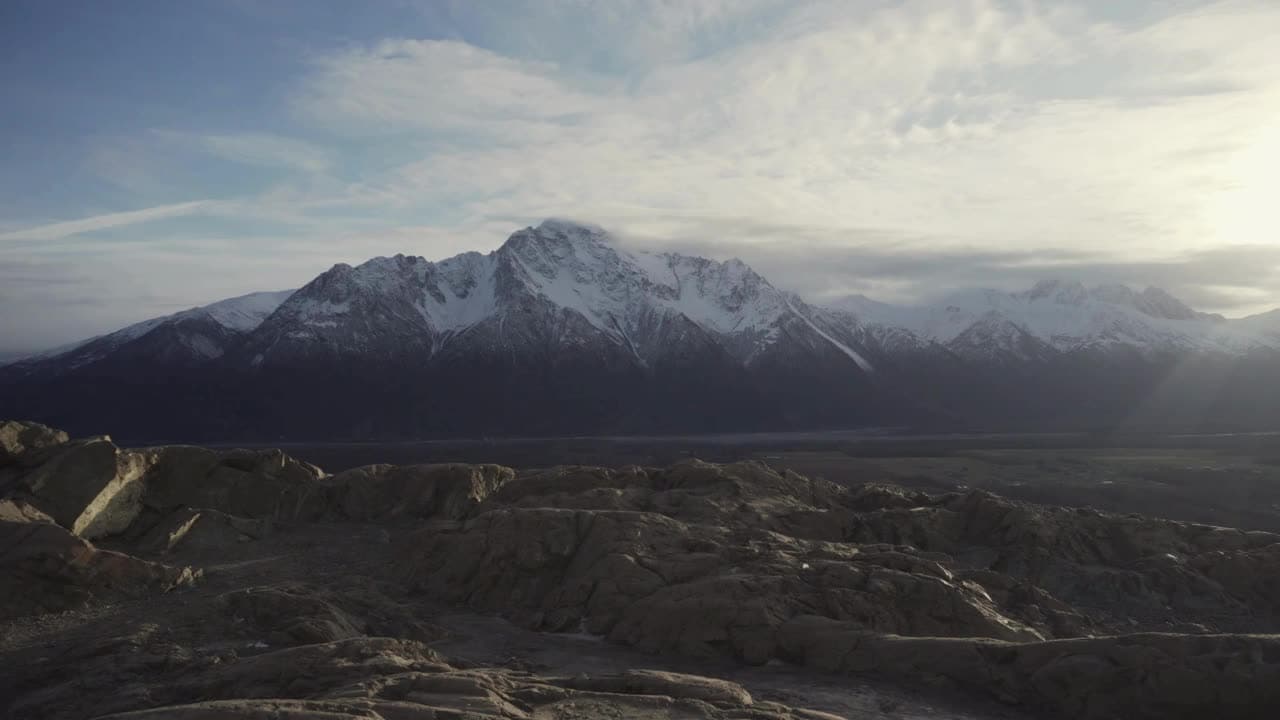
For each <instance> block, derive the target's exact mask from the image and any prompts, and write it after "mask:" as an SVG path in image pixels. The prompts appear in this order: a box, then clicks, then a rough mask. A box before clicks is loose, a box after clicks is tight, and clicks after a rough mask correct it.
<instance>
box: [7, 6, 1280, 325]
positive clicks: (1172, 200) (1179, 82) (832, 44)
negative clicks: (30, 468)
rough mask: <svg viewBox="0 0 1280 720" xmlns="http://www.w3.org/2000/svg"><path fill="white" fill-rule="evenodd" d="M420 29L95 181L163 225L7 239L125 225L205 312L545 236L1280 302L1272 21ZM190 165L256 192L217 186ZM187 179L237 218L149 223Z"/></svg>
mask: <svg viewBox="0 0 1280 720" xmlns="http://www.w3.org/2000/svg"><path fill="white" fill-rule="evenodd" d="M418 5H419V9H420V12H421V13H422V17H424V18H426V19H427V20H428V21H429V22H428V23H427V25H429V27H430V29H431V31H432V32H431V33H430V37H420V36H418V33H415V32H414V30H415V28H413V27H411V26H408V25H406V26H405V27H404V28H403V36H401V37H382V38H378V39H374V40H366V41H351V42H348V43H347V44H344V45H341V46H339V47H329V48H321V49H315V50H313V51H312V52H311V53H310V54H309V55H307V56H306V58H305V59H306V63H307V64H306V66H305V67H306V73H305V75H304V76H302V77H298V78H296V79H295V82H293V83H292V84H291V85H290V88H291V89H290V90H289V92H287V93H286V94H285V95H283V96H281V97H279V98H277V101H278V103H279V105H280V107H279V108H276V110H277V111H279V112H281V113H283V114H284V115H285V120H286V121H288V122H286V123H285V125H289V124H290V123H291V124H292V127H286V126H279V124H275V125H272V126H271V128H270V130H269V131H268V130H267V129H266V126H265V123H264V127H263V128H256V129H255V128H251V127H250V128H240V127H237V128H234V129H232V130H224V131H217V132H214V131H210V130H207V129H204V128H201V127H200V125H199V123H196V122H193V123H192V124H191V127H188V128H178V129H162V130H156V129H155V128H142V129H139V132H138V134H137V136H136V137H133V138H130V139H129V140H128V141H126V142H121V143H117V144H115V145H110V144H108V145H110V147H106V148H104V149H102V150H101V152H99V153H97V154H96V155H95V156H94V157H93V158H91V162H92V163H93V164H94V167H95V168H96V169H98V170H99V171H100V174H101V175H102V176H103V177H105V178H108V179H110V180H111V182H112V184H113V185H114V186H115V187H116V188H119V189H120V190H122V191H125V192H128V193H132V194H133V195H134V196H136V197H139V198H152V200H151V203H152V204H154V205H157V207H154V208H152V209H151V210H142V211H135V212H136V213H137V214H136V215H135V214H134V213H116V214H108V215H103V216H99V217H96V218H89V219H86V220H81V221H70V222H67V223H53V224H49V225H44V226H37V227H34V228H29V229H28V230H25V231H23V230H15V229H10V228H8V227H6V229H5V230H4V231H3V234H0V239H9V240H17V239H19V238H21V239H23V240H33V239H44V240H46V241H49V240H53V239H56V238H61V237H69V236H70V235H72V234H75V233H84V232H91V231H92V230H94V229H97V228H100V227H123V226H127V225H133V224H137V225H139V227H138V228H137V231H138V235H137V238H136V242H135V243H134V244H132V245H125V244H121V245H119V246H118V247H117V249H116V250H115V251H114V252H113V253H112V258H113V262H115V261H119V262H121V263H123V264H127V263H125V261H126V260H133V261H135V262H136V263H138V265H137V267H138V268H147V269H148V271H147V272H143V271H142V270H141V269H139V270H138V271H137V282H140V283H148V282H161V281H160V280H157V279H156V278H159V277H160V276H161V275H163V274H166V273H167V274H169V275H168V276H166V279H165V280H164V281H163V282H164V283H165V284H166V285H167V284H168V279H167V278H168V277H174V278H181V279H182V282H179V283H175V284H174V285H173V288H172V292H173V293H175V294H176V295H179V296H181V297H183V298H188V299H189V300H190V301H191V302H192V304H194V302H197V301H198V302H204V301H208V300H212V299H216V298H217V297H220V296H228V295H231V294H234V293H236V292H241V291H247V290H252V289H256V288H254V287H243V286H242V285H237V284H235V283H232V282H231V281H229V280H226V279H225V278H224V279H222V280H217V281H215V280H209V281H207V282H203V281H201V282H203V284H200V283H198V282H197V279H198V277H199V276H198V275H197V270H198V263H194V262H193V261H190V260H184V259H182V258H181V257H178V255H180V254H181V251H180V249H181V248H183V247H189V248H202V250H201V252H203V253H204V255H205V256H208V255H211V254H214V251H213V250H207V251H206V250H204V249H203V248H223V249H224V250H225V252H226V253H228V254H229V256H230V257H232V258H237V259H238V261H239V262H240V264H241V266H246V265H247V264H248V263H247V259H249V258H253V259H254V261H255V262H257V261H261V265H256V264H255V265H253V266H252V267H253V269H252V270H246V271H244V273H242V274H240V275H235V273H234V272H233V271H232V270H231V268H232V261H230V260H229V261H228V262H227V263H226V264H225V269H226V271H227V273H228V275H227V276H226V277H235V278H237V279H236V281H235V282H236V283H240V282H249V281H250V280H252V281H253V282H260V283H262V287H271V286H277V285H278V284H279V283H275V284H272V283H270V280H271V277H272V276H271V275H270V274H269V273H282V274H284V275H287V276H288V277H290V278H293V277H302V276H303V275H305V273H306V272H314V271H318V270H317V268H318V269H321V270H322V269H323V268H324V266H326V265H325V263H330V262H336V261H345V262H352V261H359V260H361V259H363V258H364V257H367V256H369V255H373V254H389V253H393V252H398V251H399V252H408V253H414V254H422V255H426V256H428V257H432V258H439V257H444V256H447V255H450V254H453V253H455V252H458V251H461V250H464V249H471V248H477V249H489V248H491V247H493V246H495V245H497V244H498V243H499V242H501V241H502V239H503V238H504V237H505V236H506V234H507V233H509V232H510V231H511V230H512V229H514V228H516V227H519V226H522V225H525V224H532V223H536V222H537V221H539V220H540V219H542V218H543V217H547V216H571V217H580V218H584V219H589V220H592V221H594V222H597V223H599V224H601V225H604V226H605V227H608V228H610V229H613V230H615V231H618V232H619V233H620V234H621V235H622V236H624V237H626V238H630V239H631V241H633V242H643V243H645V244H650V245H664V246H671V247H680V248H684V249H688V250H695V251H704V252H707V253H710V254H716V255H740V256H742V257H743V259H744V260H747V261H748V262H751V263H753V264H755V265H758V266H759V268H760V269H761V271H762V272H764V273H765V274H766V275H768V276H769V277H770V278H771V279H773V280H774V281H775V283H776V284H778V285H780V286H783V287H790V288H795V289H797V290H801V291H803V292H805V293H806V294H808V295H810V296H811V297H815V298H821V297H828V296H831V295H834V294H839V293H843V292H865V293H867V294H869V295H872V296H874V297H879V298H881V299H885V300H895V301H918V300H921V299H927V298H928V297H931V296H934V295H937V294H940V293H945V292H947V291H949V290H951V289H955V288H959V287H965V286H973V285H983V286H996V287H1005V288H1010V289H1013V288H1018V287H1024V286H1026V285H1029V284H1031V283H1032V282H1034V281H1035V280H1036V279H1039V278H1040V277H1044V276H1046V275H1054V276H1064V277H1070V276H1077V277H1079V278H1080V279H1082V280H1084V281H1086V282H1127V283H1131V284H1136V285H1144V284H1156V285H1163V286H1166V287H1168V289H1170V290H1172V291H1174V292H1175V293H1180V294H1182V295H1183V296H1184V297H1185V298H1186V299H1187V300H1188V301H1191V302H1193V304H1194V303H1200V304H1202V305H1203V307H1204V309H1209V310H1219V311H1225V312H1238V311H1243V310H1245V309H1252V308H1257V307H1260V306H1265V305H1268V304H1270V305H1274V304H1276V303H1277V297H1280V277H1277V275H1276V271H1275V267H1276V258H1275V256H1274V253H1273V252H1272V250H1271V248H1272V247H1274V246H1275V245H1276V237H1275V230H1274V229H1275V228H1276V227H1280V216H1277V212H1278V210H1277V208H1280V206H1278V205H1277V204H1276V203H1275V202H1274V200H1273V195H1274V188H1275V187H1276V186H1277V185H1280V126H1277V125H1276V124H1275V123H1274V118H1275V117H1277V116H1278V115H1280V55H1277V54H1276V53H1275V52H1274V51H1273V50H1272V45H1273V40H1274V37H1276V36H1277V35H1280V7H1278V6H1276V5H1275V4H1274V3H1270V2H1263V1H1261V0H1259V1H1256V2H1249V1H1246V0H1241V1H1238V2H1215V3H1199V4H1193V3H1178V4H1173V3H1156V2H1152V3H1146V4H1142V3H1138V4H1126V5H1125V6H1124V7H1120V6H1119V5H1114V4H1103V3H1072V4H1067V3H1054V2H1047V1H1040V2H1037V1H1034V0H1027V1H1025V2H999V1H997V0H963V1H962V2H948V3H939V2H930V1H927V0H904V1H903V2H895V3H849V2H841V1H837V0H831V1H826V0H815V1H812V2H790V1H787V2H780V1H776V0H758V1H754V0H753V1H752V2H741V3H738V2H728V1H727V0H726V1H723V2H719V1H716V2H701V3H695V2H688V3H665V2H656V3H648V2H639V1H638V0H637V1H632V0H618V1H617V2H607V3H605V2H601V3H581V2H576V1H574V2H552V1H551V0H546V1H544V0H513V1H512V2H509V3H502V4H500V5H495V4H483V3H453V2H444V3H439V2H427V3H419V4H418ZM1103 11H1105V12H1106V13H1107V14H1106V15H1103V14H1102V12H1103ZM274 119H277V120H278V119H279V118H274ZM179 147H181V148H185V149H186V150H187V151H189V152H191V153H193V157H194V156H195V155H202V156H210V155H212V156H216V157H218V158H220V159H224V160H231V161H233V162H234V163H235V166H233V167H237V168H238V169H239V170H238V172H241V173H242V174H241V175H236V174H234V173H233V174H231V175H229V178H230V179H229V180H227V181H226V182H224V183H223V184H222V185H219V186H218V187H217V188H211V189H210V190H209V191H208V192H205V191H203V190H204V186H203V185H201V184H200V183H201V182H205V181H207V178H205V177H203V176H204V175H205V174H206V172H205V170H206V168H205V166H204V165H203V164H201V162H199V161H198V160H199V159H200V158H197V160H196V161H192V162H190V163H188V161H187V158H188V156H187V155H177V154H175V153H176V149H177V148H179ZM175 158H176V159H175ZM204 159H207V157H205V158H204ZM255 169H257V170H262V171H264V172H257V171H256V170H255ZM264 177H269V178H270V181H269V182H268V181H266V180H263V178H264ZM241 179H243V182H241ZM224 180H226V178H224ZM188 187H197V188H201V191H198V192H188V194H187V195H186V197H217V198H219V200H217V201H216V202H213V201H202V202H200V203H176V204H171V205H163V204H160V203H161V202H163V200H167V199H170V195H169V194H168V193H172V192H176V191H178V190H180V189H181V188H188ZM215 190H218V191H222V190H225V192H215ZM178 197H182V196H181V195H180V196H178ZM157 198H158V199H157ZM204 203H211V204H204ZM139 204H143V203H139ZM152 213H154V215H152ZM166 213H173V214H172V215H167V214H166ZM179 216H190V217H196V216H199V217H200V218H202V219H203V218H215V219H219V220H231V219H235V220H239V221H243V223H244V224H245V225H246V226H247V227H246V228H245V229H243V230H241V233H240V235H239V236H238V237H230V236H226V235H225V234H224V230H223V229H222V228H220V227H219V228H214V229H210V228H198V227H197V228H192V227H184V228H182V230H181V232H180V233H179V234H177V235H173V236H170V237H169V238H168V242H169V243H171V245H172V246H173V248H174V250H173V253H170V254H163V253H158V252H157V250H156V248H155V247H153V244H152V243H148V242H146V241H145V238H146V237H148V236H147V235H146V233H145V231H146V230H148V229H149V228H145V227H142V226H141V223H143V222H146V221H147V220H148V219H149V218H151V217H157V218H162V217H179ZM193 225H194V224H193ZM153 227H154V226H153ZM167 230H168V228H167V226H166V231H167ZM24 233H25V235H24ZM32 233H34V236H33V235H32ZM202 243H204V244H202ZM49 244H50V243H49V242H45V243H44V246H48V245H49ZM68 247H71V246H70V245H68ZM42 251H43V248H42ZM184 263H186V264H184ZM290 263H293V264H292V265H291V264H290ZM218 267H219V268H223V265H218ZM130 272H133V271H130ZM245 273H247V274H245ZM219 283H221V284H219ZM233 285H234V286H233ZM197 290H198V292H197ZM197 295H199V296H198V297H197ZM103 329H106V328H103Z"/></svg>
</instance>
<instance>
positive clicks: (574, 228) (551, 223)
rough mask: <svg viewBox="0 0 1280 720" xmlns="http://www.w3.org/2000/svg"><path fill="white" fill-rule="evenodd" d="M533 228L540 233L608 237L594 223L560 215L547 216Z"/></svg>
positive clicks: (607, 234)
mask: <svg viewBox="0 0 1280 720" xmlns="http://www.w3.org/2000/svg"><path fill="white" fill-rule="evenodd" d="M534 229H535V230H538V231H539V232H542V233H557V234H562V235H569V236H581V237H601V238H607V237H609V233H607V232H606V231H605V229H604V228H602V227H600V226H599V225H596V224H595V223H588V222H581V221H579V220H570V219H568V218H561V217H549V218H547V219H546V220H543V221H542V222H540V223H538V227H536V228H534Z"/></svg>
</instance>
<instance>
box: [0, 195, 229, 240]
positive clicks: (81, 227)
mask: <svg viewBox="0 0 1280 720" xmlns="http://www.w3.org/2000/svg"><path fill="white" fill-rule="evenodd" d="M216 208H217V203H214V202H212V201H209V200H196V201H192V202H183V203H174V204H171V205H158V206H156V207H149V208H143V209H141V210H127V211H124V212H113V213H105V214H102V215H94V216H92V217H87V218H81V219H79V220H65V221H62V222H55V223H48V224H46V225H37V226H35V227H28V228H23V229H20V230H11V231H9V232H6V233H3V234H0V242H6V241H13V240H61V239H63V238H67V237H71V236H73V235H81V234H84V233H91V232H96V231H98V230H107V229H110V228H117V227H123V226H127V225H137V224H139V223H147V222H152V221H155V220H161V219H164V218H174V217H182V216H186V215H198V214H203V213H209V212H212V211H214V210H215V209H216Z"/></svg>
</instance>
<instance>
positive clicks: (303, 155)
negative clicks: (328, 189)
mask: <svg viewBox="0 0 1280 720" xmlns="http://www.w3.org/2000/svg"><path fill="white" fill-rule="evenodd" d="M175 137H176V138H177V139H179V140H183V141H187V142H191V143H193V144H195V145H196V146H197V147H200V148H202V149H204V150H205V151H207V152H209V153H211V154H213V155H216V156H218V157H221V158H223V159H226V160H231V161H233V162H238V163H243V164H245V165H257V166H262V167H280V168H292V169H296V170H304V171H307V172H313V173H318V172H324V171H326V170H328V169H329V167H330V166H331V164H332V163H331V158H330V157H329V153H328V152H327V151H325V150H324V149H323V148H320V147H317V146H316V145H313V144H311V143H308V142H304V141H301V140H297V139H294V138H288V137H282V136H279V135H272V134H269V133H242V134H236V135H184V134H177V135H176V136H175Z"/></svg>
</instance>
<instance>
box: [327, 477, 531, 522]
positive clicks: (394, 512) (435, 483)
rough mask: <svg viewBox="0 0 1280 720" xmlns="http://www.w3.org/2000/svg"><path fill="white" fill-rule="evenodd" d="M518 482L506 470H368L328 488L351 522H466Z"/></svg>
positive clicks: (329, 482)
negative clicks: (508, 485)
mask: <svg viewBox="0 0 1280 720" xmlns="http://www.w3.org/2000/svg"><path fill="white" fill-rule="evenodd" d="M514 477H515V471H513V470H511V469H510V468H505V467H502V466H500V465H463V464H442V465H403V466H397V465H368V466H366V467H360V468H355V469H353V470H347V471H345V472H341V473H338V474H337V475H334V476H332V477H330V478H327V479H326V480H325V481H324V484H325V485H326V486H327V487H328V488H330V489H331V491H332V496H333V499H332V502H333V506H334V509H335V510H336V512H337V513H338V514H340V515H341V516H342V517H343V518H346V519H349V520H356V521H369V520H382V521H395V520H415V519H424V518H429V517H439V518H444V519H449V520H461V519H463V518H465V517H467V516H468V515H470V514H471V513H472V512H473V511H474V510H475V509H476V507H477V506H479V505H480V504H481V503H482V502H484V501H485V500H486V499H488V498H489V497H490V496H491V495H492V494H493V493H494V492H495V491H497V490H498V489H499V488H501V487H502V486H503V485H505V484H506V483H508V482H510V481H511V480H512V478H514Z"/></svg>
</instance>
